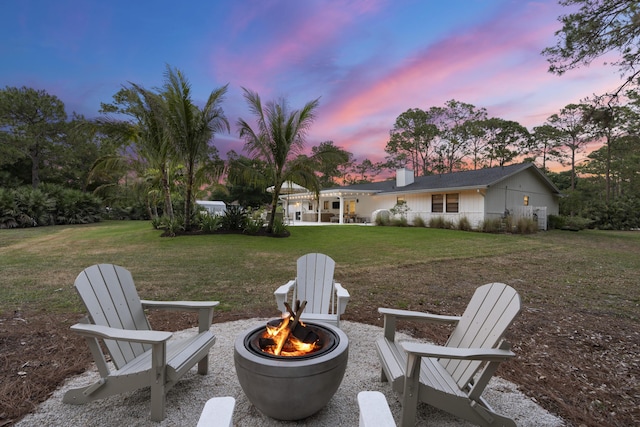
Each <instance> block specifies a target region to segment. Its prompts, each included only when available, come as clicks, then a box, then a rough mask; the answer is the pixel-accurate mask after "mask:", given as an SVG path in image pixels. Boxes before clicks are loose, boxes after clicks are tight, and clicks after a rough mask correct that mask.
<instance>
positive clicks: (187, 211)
mask: <svg viewBox="0 0 640 427" xmlns="http://www.w3.org/2000/svg"><path fill="white" fill-rule="evenodd" d="M227 87H228V85H225V86H223V87H221V88H218V89H216V90H214V91H212V92H211V94H210V95H209V98H208V99H207V102H206V103H205V105H204V107H203V108H202V109H200V108H198V107H197V106H196V105H195V104H193V101H192V100H191V85H190V84H189V82H188V80H187V79H186V77H185V76H184V75H183V74H182V73H181V72H180V70H177V69H171V68H170V67H169V66H167V69H166V71H165V84H164V90H163V91H162V96H163V98H164V102H165V106H166V109H167V111H166V116H165V126H166V130H167V132H168V137H169V140H170V143H171V146H172V147H173V148H174V149H175V152H176V153H177V155H178V158H179V159H180V161H182V162H183V163H184V167H185V178H186V184H185V185H186V189H185V190H186V191H185V200H184V227H185V229H187V230H188V229H189V228H190V227H191V212H192V207H193V204H194V202H195V191H194V189H195V188H196V184H197V180H196V176H197V175H198V173H199V172H198V169H199V168H200V167H204V166H205V165H207V166H208V165H210V162H208V161H209V160H210V154H211V150H212V147H210V146H209V142H210V141H211V139H212V138H213V137H214V135H215V133H216V132H220V131H222V130H226V131H227V132H229V130H230V128H229V122H228V121H227V118H226V117H225V115H224V112H223V110H222V108H221V107H220V104H221V103H222V100H223V98H224V95H225V93H226V92H227Z"/></svg>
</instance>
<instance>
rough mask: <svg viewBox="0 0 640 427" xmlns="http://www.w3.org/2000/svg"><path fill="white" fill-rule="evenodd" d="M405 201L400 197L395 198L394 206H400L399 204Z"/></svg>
mask: <svg viewBox="0 0 640 427" xmlns="http://www.w3.org/2000/svg"><path fill="white" fill-rule="evenodd" d="M405 201H406V200H405V199H404V197H402V196H398V197H397V198H396V204H400V203H402V202H405Z"/></svg>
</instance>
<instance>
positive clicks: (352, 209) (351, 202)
mask: <svg viewBox="0 0 640 427" xmlns="http://www.w3.org/2000/svg"><path fill="white" fill-rule="evenodd" d="M346 207H347V209H348V211H347V213H348V214H349V215H355V214H356V201H355V200H349V202H348V203H347V206H346Z"/></svg>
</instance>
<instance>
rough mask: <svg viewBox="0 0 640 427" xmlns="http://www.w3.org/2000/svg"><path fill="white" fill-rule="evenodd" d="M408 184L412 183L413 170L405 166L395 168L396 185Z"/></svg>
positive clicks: (403, 185)
mask: <svg viewBox="0 0 640 427" xmlns="http://www.w3.org/2000/svg"><path fill="white" fill-rule="evenodd" d="M409 184H413V171H412V170H411V169H406V168H402V169H398V170H396V187H405V186H407V185H409Z"/></svg>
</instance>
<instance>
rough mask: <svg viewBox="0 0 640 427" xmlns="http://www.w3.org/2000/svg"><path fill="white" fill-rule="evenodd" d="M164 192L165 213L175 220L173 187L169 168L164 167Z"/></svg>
mask: <svg viewBox="0 0 640 427" xmlns="http://www.w3.org/2000/svg"><path fill="white" fill-rule="evenodd" d="M162 193H163V195H164V213H165V215H168V216H169V219H170V220H171V221H173V204H172V203H171V189H170V188H169V177H168V174H167V170H166V169H165V168H163V169H162Z"/></svg>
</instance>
